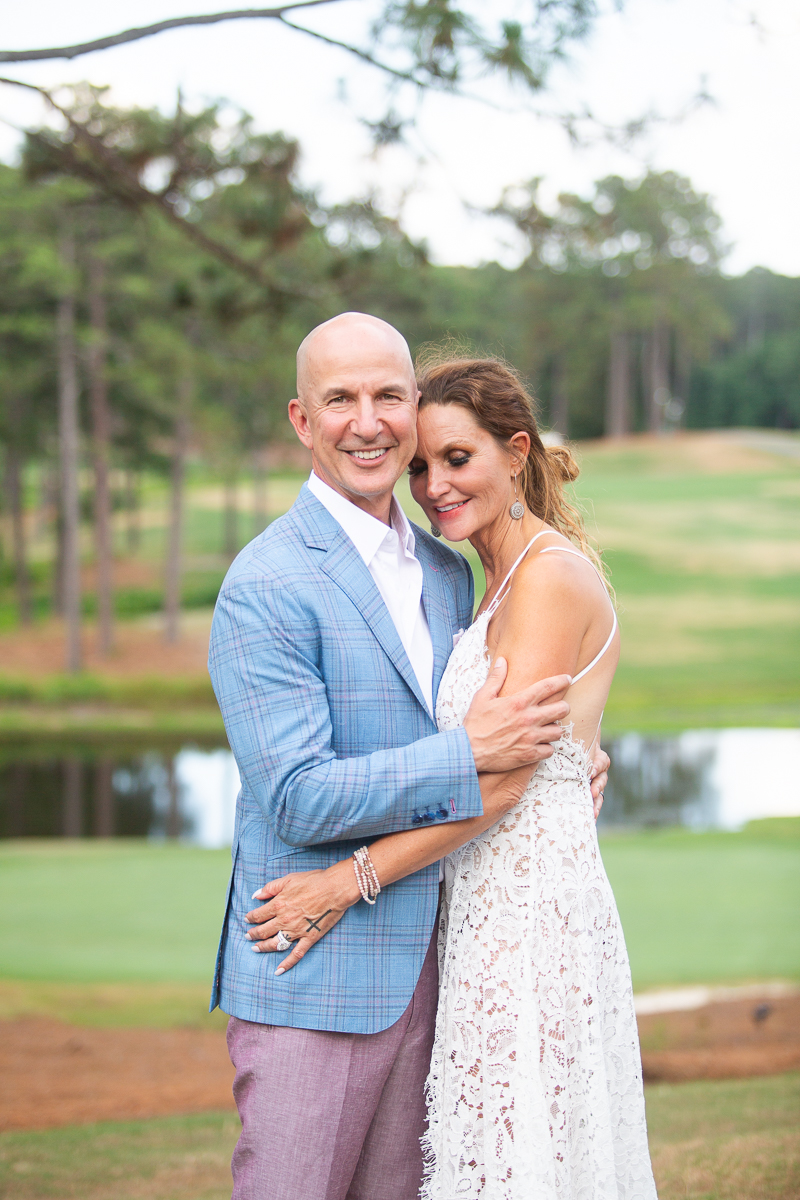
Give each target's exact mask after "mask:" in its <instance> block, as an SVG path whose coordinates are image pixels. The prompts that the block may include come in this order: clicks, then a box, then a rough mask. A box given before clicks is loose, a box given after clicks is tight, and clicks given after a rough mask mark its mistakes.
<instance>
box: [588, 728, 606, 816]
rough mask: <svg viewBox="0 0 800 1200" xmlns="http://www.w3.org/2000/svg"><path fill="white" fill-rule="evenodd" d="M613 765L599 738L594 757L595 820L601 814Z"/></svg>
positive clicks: (592, 775) (592, 774)
mask: <svg viewBox="0 0 800 1200" xmlns="http://www.w3.org/2000/svg"><path fill="white" fill-rule="evenodd" d="M610 766H611V759H610V758H609V757H608V755H607V754H606V752H605V750H603V749H602V748H601V746H600V742H599V740H598V741H597V742H596V743H595V748H594V756H593V758H592V771H591V776H590V778H591V781H592V800H593V801H594V819H595V821H596V820H597V818H598V817H599V816H600V809H601V808H602V807H603V799H604V796H603V793H604V792H605V790H606V785H607V784H608V769H609V767H610Z"/></svg>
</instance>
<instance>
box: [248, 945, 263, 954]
mask: <svg viewBox="0 0 800 1200" xmlns="http://www.w3.org/2000/svg"><path fill="white" fill-rule="evenodd" d="M250 949H251V950H252V951H253V954H260V953H261V947H260V946H251V947H250Z"/></svg>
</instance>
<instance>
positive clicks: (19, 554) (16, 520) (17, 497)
mask: <svg viewBox="0 0 800 1200" xmlns="http://www.w3.org/2000/svg"><path fill="white" fill-rule="evenodd" d="M6 487H7V489H8V507H9V509H10V510H11V540H12V546H13V555H14V577H15V580H16V585H17V604H18V606H19V619H20V623H21V624H22V625H30V623H31V621H32V620H33V610H32V607H31V582H30V576H29V574H28V563H27V556H26V554H25V499H24V495H23V486H22V463H21V462H20V454H19V449H18V447H17V446H16V445H15V444H14V443H13V441H12V442H11V443H10V445H9V446H8V448H7V450H6Z"/></svg>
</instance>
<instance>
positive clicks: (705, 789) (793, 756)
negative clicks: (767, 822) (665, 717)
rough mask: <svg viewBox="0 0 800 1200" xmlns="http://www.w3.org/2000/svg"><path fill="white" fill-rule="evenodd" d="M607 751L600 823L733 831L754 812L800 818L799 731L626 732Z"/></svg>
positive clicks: (765, 815)
mask: <svg viewBox="0 0 800 1200" xmlns="http://www.w3.org/2000/svg"><path fill="white" fill-rule="evenodd" d="M607 749H608V751H609V753H610V755H611V760H612V770H611V776H610V778H609V784H608V788H607V789H606V794H605V804H604V806H603V812H602V814H601V818H600V822H599V825H600V827H601V828H603V827H605V828H609V827H612V826H617V827H618V826H624V825H629V826H634V827H641V826H648V825H651V826H657V825H686V826H689V827H690V828H693V829H739V828H741V826H742V825H744V824H745V823H746V822H747V821H753V820H757V819H758V818H759V817H782V816H787V817H788V816H800V770H799V769H798V766H799V764H800V730H797V729H717V730H692V731H689V732H687V733H682V734H678V735H677V736H675V737H642V736H641V735H640V734H636V733H628V734H625V735H624V736H622V737H619V738H614V739H612V740H611V741H610V743H609V745H608V746H607Z"/></svg>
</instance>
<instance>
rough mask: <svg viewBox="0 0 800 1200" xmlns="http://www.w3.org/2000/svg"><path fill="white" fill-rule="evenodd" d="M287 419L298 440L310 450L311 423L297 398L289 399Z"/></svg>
mask: <svg viewBox="0 0 800 1200" xmlns="http://www.w3.org/2000/svg"><path fill="white" fill-rule="evenodd" d="M289 420H290V421H291V422H292V425H293V426H294V431H295V433H296V434H297V436H298V437H299V438H300V441H301V442H302V443H303V445H304V446H306V447H307V448H308V449H309V450H310V449H311V448H312V438H311V425H310V424H309V421H308V414H307V412H306V410H305V408H304V407H303V405H302V403H301V402H300V401H299V400H297V399H294V400H290V401H289Z"/></svg>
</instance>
